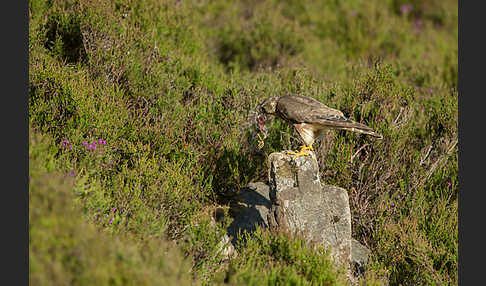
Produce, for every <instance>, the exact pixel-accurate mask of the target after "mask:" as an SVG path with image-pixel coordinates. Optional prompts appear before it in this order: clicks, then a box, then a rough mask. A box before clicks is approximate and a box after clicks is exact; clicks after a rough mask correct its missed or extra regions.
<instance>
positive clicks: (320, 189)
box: [228, 152, 367, 268]
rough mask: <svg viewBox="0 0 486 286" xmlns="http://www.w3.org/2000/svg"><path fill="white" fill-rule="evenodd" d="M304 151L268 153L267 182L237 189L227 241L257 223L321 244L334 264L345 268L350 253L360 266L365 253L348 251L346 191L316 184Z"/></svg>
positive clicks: (315, 170) (311, 159)
mask: <svg viewBox="0 0 486 286" xmlns="http://www.w3.org/2000/svg"><path fill="white" fill-rule="evenodd" d="M309 154H310V156H299V157H296V156H293V155H288V154H286V153H284V152H281V153H272V154H270V156H269V157H268V160H267V163H268V184H266V183H263V182H257V183H251V184H249V185H248V186H247V187H245V188H243V189H241V190H240V191H239V194H238V198H237V200H236V201H235V203H234V204H233V206H232V208H231V212H232V214H233V217H234V221H233V223H232V224H231V225H230V227H229V229H228V232H229V234H230V236H232V237H233V242H235V238H236V237H237V236H238V233H239V232H241V231H247V232H252V231H254V230H255V229H256V226H257V225H259V226H261V227H263V228H270V229H272V230H274V231H285V232H290V233H294V234H300V235H303V237H305V239H306V240H307V241H308V243H309V244H311V243H312V244H313V245H316V244H317V245H322V244H324V245H325V246H327V247H328V248H329V249H330V252H331V256H332V257H333V258H334V259H335V261H336V262H337V263H338V264H342V265H344V266H345V267H346V268H348V267H349V266H350V265H351V262H353V261H354V260H353V257H354V258H356V259H355V260H356V261H355V262H356V263H357V265H358V266H359V267H362V266H364V264H365V263H366V259H367V254H366V251H364V250H363V249H362V248H359V249H357V250H355V251H354V252H353V251H352V247H353V245H355V244H353V242H352V239H351V213H350V208H349V199H348V194H347V192H346V190H345V189H343V188H340V187H337V186H331V185H323V184H321V181H320V178H319V166H318V164H317V160H316V157H315V154H314V153H313V152H309ZM358 244H359V243H358ZM356 247H358V246H356ZM353 253H355V255H354V256H353V255H352V254H353Z"/></svg>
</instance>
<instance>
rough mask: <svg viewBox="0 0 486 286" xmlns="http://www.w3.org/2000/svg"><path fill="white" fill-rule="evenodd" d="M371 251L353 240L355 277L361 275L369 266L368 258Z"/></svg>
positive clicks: (352, 260) (352, 259) (352, 258)
mask: <svg viewBox="0 0 486 286" xmlns="http://www.w3.org/2000/svg"><path fill="white" fill-rule="evenodd" d="M370 253H371V251H370V250H369V249H368V248H367V247H366V246H364V245H362V244H361V243H359V241H357V240H356V239H351V262H352V264H353V270H354V272H355V275H361V274H363V273H364V271H365V267H366V264H368V257H369V255H370Z"/></svg>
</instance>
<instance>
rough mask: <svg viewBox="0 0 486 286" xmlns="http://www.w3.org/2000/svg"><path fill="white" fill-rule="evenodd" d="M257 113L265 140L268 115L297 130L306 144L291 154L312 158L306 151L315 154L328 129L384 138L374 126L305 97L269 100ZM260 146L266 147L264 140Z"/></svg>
mask: <svg viewBox="0 0 486 286" xmlns="http://www.w3.org/2000/svg"><path fill="white" fill-rule="evenodd" d="M257 112H258V115H257V117H256V126H257V129H258V130H259V131H260V132H262V133H263V134H264V137H265V138H266V137H267V134H268V130H267V128H266V126H265V120H266V116H265V115H266V114H269V115H274V116H278V117H280V118H282V119H283V120H285V121H286V122H288V123H289V124H291V125H292V126H293V127H294V128H295V130H296V131H297V133H298V134H299V136H300V138H301V139H302V141H303V142H304V144H305V145H304V146H301V149H300V151H299V152H297V153H295V152H288V153H289V154H291V155H296V156H308V155H309V154H308V153H307V152H304V151H305V150H311V151H313V148H312V144H313V143H314V141H315V140H316V139H317V138H319V137H320V136H323V135H324V132H325V130H326V129H337V130H348V131H353V132H358V133H362V134H367V135H371V136H373V137H377V138H380V139H382V138H383V136H381V135H380V134H378V133H376V132H374V131H373V130H372V129H371V128H370V127H368V126H366V125H364V124H361V123H358V122H355V121H353V120H350V119H348V118H346V117H345V116H344V114H343V113H342V112H341V111H339V110H337V109H333V108H330V107H328V106H326V105H324V104H323V103H321V102H319V101H317V100H315V99H313V98H310V97H307V96H303V95H293V94H292V95H282V96H272V97H269V98H268V99H266V100H265V101H264V102H262V103H261V104H260V105H259V106H258V107H257ZM260 145H261V146H263V141H261V143H260Z"/></svg>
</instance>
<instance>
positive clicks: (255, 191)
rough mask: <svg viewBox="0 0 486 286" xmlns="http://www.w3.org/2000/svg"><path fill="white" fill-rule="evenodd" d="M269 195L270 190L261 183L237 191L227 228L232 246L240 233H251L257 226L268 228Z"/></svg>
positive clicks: (251, 184)
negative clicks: (230, 220)
mask: <svg viewBox="0 0 486 286" xmlns="http://www.w3.org/2000/svg"><path fill="white" fill-rule="evenodd" d="M269 194H270V188H269V187H268V185H267V184H265V183H262V182H256V183H250V184H248V185H247V186H246V187H245V188H242V189H241V190H240V191H239V194H238V196H237V198H236V200H235V201H234V202H233V204H232V207H231V213H232V216H233V217H234V220H233V222H232V223H231V224H230V226H229V227H228V233H229V234H230V235H231V236H232V237H233V239H232V243H233V244H235V243H236V239H237V237H238V236H239V234H240V233H243V232H245V231H246V232H249V233H251V232H253V231H255V230H256V227H257V226H261V227H263V228H267V227H268V221H267V217H268V212H269V210H270V206H271V202H270V197H269Z"/></svg>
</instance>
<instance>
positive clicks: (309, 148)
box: [287, 145, 314, 157]
mask: <svg viewBox="0 0 486 286" xmlns="http://www.w3.org/2000/svg"><path fill="white" fill-rule="evenodd" d="M305 150H310V151H314V148H312V145H309V146H300V151H299V152H297V153H295V152H287V154H289V155H295V156H297V157H298V156H310V154H309V153H307V152H304V151H305Z"/></svg>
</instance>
